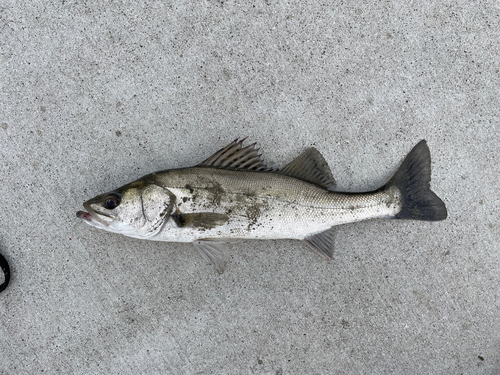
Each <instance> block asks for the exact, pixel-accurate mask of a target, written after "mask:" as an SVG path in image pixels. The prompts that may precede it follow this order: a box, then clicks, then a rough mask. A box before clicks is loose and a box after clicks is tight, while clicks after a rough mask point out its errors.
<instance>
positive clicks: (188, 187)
mask: <svg viewBox="0 0 500 375" xmlns="http://www.w3.org/2000/svg"><path fill="white" fill-rule="evenodd" d="M186 189H188V190H189V192H190V193H192V192H193V191H194V189H193V188H192V187H191V185H189V184H186Z"/></svg>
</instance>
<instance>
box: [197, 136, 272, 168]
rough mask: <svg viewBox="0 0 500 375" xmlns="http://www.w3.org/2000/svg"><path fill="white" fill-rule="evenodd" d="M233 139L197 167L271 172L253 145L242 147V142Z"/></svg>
mask: <svg viewBox="0 0 500 375" xmlns="http://www.w3.org/2000/svg"><path fill="white" fill-rule="evenodd" d="M245 139H246V138H243V139H242V140H238V139H235V140H234V141H233V142H231V143H230V144H228V145H227V146H226V147H224V148H221V149H220V150H219V151H217V152H216V153H215V154H213V155H212V156H210V157H209V158H208V159H206V160H205V161H203V162H201V163H200V164H198V167H215V168H227V169H246V170H251V171H271V170H272V169H271V168H268V167H267V165H266V164H265V163H264V161H263V160H262V158H261V157H260V156H261V155H260V154H258V153H257V151H259V149H258V148H255V143H253V144H251V145H248V146H246V147H242V144H243V141H244V140H245Z"/></svg>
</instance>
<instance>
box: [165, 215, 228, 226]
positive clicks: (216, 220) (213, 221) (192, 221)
mask: <svg viewBox="0 0 500 375" xmlns="http://www.w3.org/2000/svg"><path fill="white" fill-rule="evenodd" d="M170 217H171V218H172V220H174V222H175V224H177V226H178V227H181V228H182V227H193V228H202V229H212V228H215V227H218V226H219V225H224V224H225V223H226V222H227V221H228V220H229V216H227V215H225V214H218V213H214V212H199V213H191V214H183V213H181V212H179V211H176V212H174V213H173V214H172V215H170Z"/></svg>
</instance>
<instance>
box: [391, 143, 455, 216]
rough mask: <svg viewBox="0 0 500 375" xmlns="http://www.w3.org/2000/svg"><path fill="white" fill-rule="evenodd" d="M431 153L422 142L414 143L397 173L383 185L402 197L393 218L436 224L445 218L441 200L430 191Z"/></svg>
mask: <svg viewBox="0 0 500 375" xmlns="http://www.w3.org/2000/svg"><path fill="white" fill-rule="evenodd" d="M430 181H431V153H430V151H429V147H428V146H427V143H426V142H425V140H422V141H420V142H419V143H417V145H416V146H415V147H413V149H412V150H411V151H410V153H409V154H408V155H407V156H406V158H405V160H404V161H403V163H402V164H401V166H400V167H399V169H398V171H397V172H396V173H395V174H394V176H393V177H392V178H391V179H390V180H389V182H388V183H387V184H386V185H385V188H389V187H392V186H395V187H397V188H398V190H399V191H400V194H401V196H402V198H401V200H402V208H401V211H399V212H398V213H397V214H396V216H395V218H396V219H414V220H428V221H438V220H444V219H446V217H447V216H448V213H447V211H446V207H445V205H444V203H443V201H442V200H441V199H440V198H439V197H438V196H437V195H436V194H435V193H434V192H433V191H432V190H431V187H430Z"/></svg>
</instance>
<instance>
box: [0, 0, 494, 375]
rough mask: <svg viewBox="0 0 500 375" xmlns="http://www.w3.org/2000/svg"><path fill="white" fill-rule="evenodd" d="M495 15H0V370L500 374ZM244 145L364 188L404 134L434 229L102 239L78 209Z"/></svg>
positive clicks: (439, 11)
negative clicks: (3, 271)
mask: <svg viewBox="0 0 500 375" xmlns="http://www.w3.org/2000/svg"><path fill="white" fill-rule="evenodd" d="M499 25H500V7H499V3H498V2H497V1H494V0H491V1H476V2H469V1H458V2H457V1H445V2H433V1H422V2H407V3H405V2H397V1H383V2H362V1H350V2H332V3H324V2H321V1H294V2H275V1H268V0H265V1H251V2H245V1H241V2H232V1H228V2H226V1H215V0H211V1H205V2H199V1H178V2H176V1H152V2H151V1H142V0H141V1H136V2H128V3H126V4H123V3H122V2H107V1H64V0H63V1H52V2H47V1H30V2H28V1H24V2H23V1H21V2H18V1H10V0H5V1H3V2H2V3H1V4H0V46H1V57H0V59H1V63H0V85H1V91H0V123H1V128H0V161H1V162H0V167H1V169H2V182H3V183H2V184H1V185H0V192H1V195H2V197H3V198H2V200H1V201H0V251H1V253H3V254H4V255H5V257H6V258H7V259H8V260H9V262H10V264H11V268H12V279H11V285H10V286H9V288H8V289H7V290H6V291H4V292H3V293H2V294H0V373H1V374H41V373H49V374H57V373H61V374H69V373H75V374H137V373H144V374H157V373H164V374H167V373H168V374H247V373H248V374H250V373H255V374H276V375H278V374H388V373H394V374H403V373H404V374H498V373H500V311H499V309H500V291H499V285H500V264H499V260H500V246H499V240H500V238H499V233H500V219H499V213H500V198H499V194H498V178H499V173H500V167H499V164H498V157H499V151H500V147H499V141H500V137H499V134H498V133H499V130H500V126H499V123H500V121H499V120H500V101H499V94H500V89H499V88H500V85H499V84H500V73H499V70H500V26H499ZM239 136H249V137H250V139H251V140H252V141H257V142H258V143H259V145H260V146H261V147H262V152H263V154H264V156H265V159H266V160H267V161H270V162H274V163H276V165H282V164H284V163H287V162H288V161H290V160H291V159H293V158H294V157H295V156H297V155H298V154H299V153H300V152H301V151H303V150H304V149H305V148H306V147H310V146H315V147H317V148H318V149H319V150H320V151H321V152H322V153H323V155H324V156H325V158H326V159H327V160H328V161H329V163H330V165H331V168H332V172H333V175H334V176H335V178H336V179H337V181H338V187H339V189H340V190H345V191H362V190H368V189H374V188H377V187H379V186H380V185H381V184H383V183H384V182H385V180H386V179H387V178H389V176H390V175H391V174H392V173H393V172H394V171H395V169H396V168H397V166H398V165H399V163H400V162H401V160H402V158H403V157H404V155H405V154H406V153H407V152H408V151H409V150H410V149H411V147H412V146H413V145H414V144H416V143H417V142H418V141H419V140H420V139H427V141H428V144H429V147H430V149H431V153H432V157H433V159H432V162H433V163H432V167H433V180H432V187H433V189H434V191H435V192H436V193H437V194H438V195H439V196H441V197H442V198H443V200H444V201H445V203H446V205H447V207H448V210H449V218H448V219H447V220H446V221H443V222H436V223H429V222H410V221H382V220H378V221H377V220H375V221H367V222H363V223H358V224H351V225H344V226H342V227H340V228H339V231H338V234H337V241H336V251H335V256H334V260H333V261H331V262H327V261H324V260H323V259H321V258H320V257H318V256H317V255H316V254H314V253H312V252H310V251H308V250H307V249H305V248H304V246H303V244H301V243H299V242H296V241H285V240H281V241H278V240H276V241H267V242H259V241H251V242H246V243H243V244H239V245H234V246H232V247H231V249H230V251H228V252H227V257H228V258H229V265H228V268H227V270H226V272H225V273H224V274H223V275H217V274H216V273H215V272H214V271H213V269H212V268H211V266H209V265H207V264H206V263H205V262H204V261H203V260H202V258H201V257H200V256H199V255H198V254H197V252H196V250H194V249H193V247H192V246H191V245H189V244H177V243H154V242H147V241H140V240H135V239H130V238H126V237H122V236H120V235H115V234H110V233H105V232H102V231H98V230H96V229H94V228H91V227H89V226H86V225H85V224H83V223H81V222H79V220H78V219H77V218H76V217H75V212H76V211H77V210H79V209H81V208H82V207H81V203H82V202H83V201H85V200H87V199H89V198H91V197H93V196H95V195H97V194H99V193H102V192H105V191H108V190H111V189H113V188H115V187H118V186H121V185H123V184H125V183H127V182H130V181H132V180H134V179H136V178H138V177H140V176H142V175H144V174H147V173H149V172H153V171H156V170H161V169H167V168H173V167H182V166H189V165H192V164H195V163H198V162H200V161H201V160H203V159H204V158H206V157H208V156H209V155H210V154H211V153H212V152H214V151H215V150H217V149H218V148H220V147H222V146H224V145H225V144H227V143H228V142H230V141H232V140H233V139H234V138H236V137H239Z"/></svg>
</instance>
